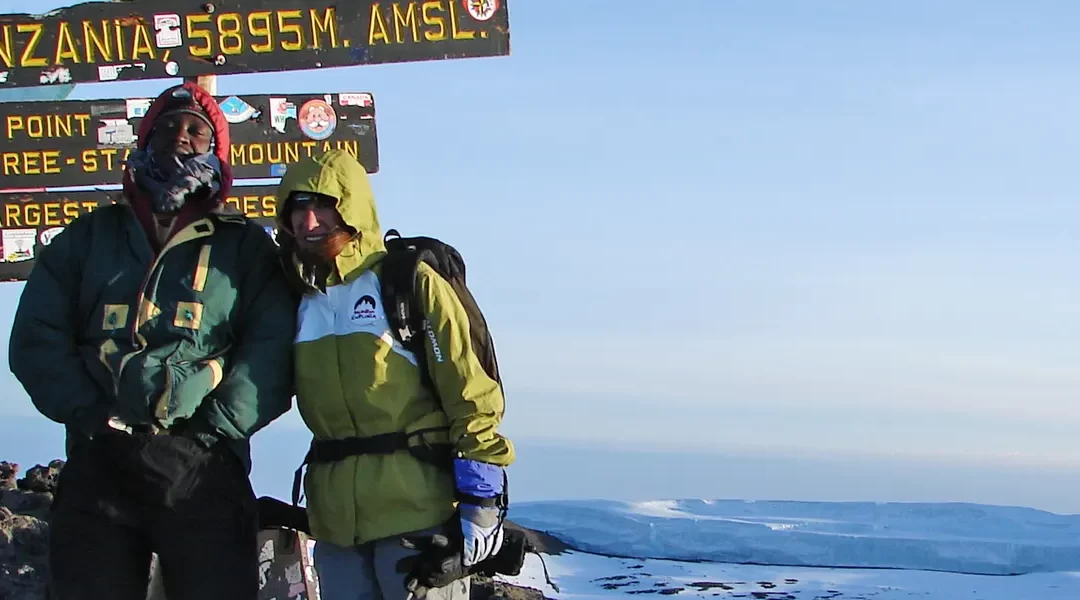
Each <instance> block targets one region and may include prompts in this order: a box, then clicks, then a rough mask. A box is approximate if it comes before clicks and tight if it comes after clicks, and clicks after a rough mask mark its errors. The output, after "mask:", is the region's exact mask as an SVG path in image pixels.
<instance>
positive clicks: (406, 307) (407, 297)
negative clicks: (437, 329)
mask: <svg viewBox="0 0 1080 600" xmlns="http://www.w3.org/2000/svg"><path fill="white" fill-rule="evenodd" d="M391 235H393V236H396V237H395V238H394V239H391V237H390V236H391ZM384 242H385V244H386V250H387V252H386V256H385V257H384V258H383V259H382V261H380V262H379V265H380V272H379V284H380V285H381V286H382V300H383V307H384V308H385V310H386V318H387V319H388V320H389V321H390V330H391V331H392V332H393V334H394V337H396V338H397V339H398V340H399V341H400V342H401V343H402V345H404V346H405V347H406V348H407V349H409V350H410V351H412V352H413V353H416V354H417V358H418V359H421V360H422V359H423V357H424V354H423V352H424V345H423V338H422V337H421V330H422V323H423V315H422V314H421V309H420V307H419V306H418V305H417V303H416V268H417V265H418V264H419V262H420V253H419V251H418V250H417V249H416V248H415V247H411V246H409V245H407V243H406V242H405V240H403V239H402V238H401V235H400V234H398V232H397V230H394V229H391V230H389V231H387V232H386V236H385V240H384Z"/></svg>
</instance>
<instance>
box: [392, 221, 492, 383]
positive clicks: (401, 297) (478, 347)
mask: <svg viewBox="0 0 1080 600" xmlns="http://www.w3.org/2000/svg"><path fill="white" fill-rule="evenodd" d="M383 242H384V244H385V245H386V250H387V253H386V257H385V258H383V260H382V261H381V262H380V263H379V264H380V265H381V272H380V273H379V281H380V283H381V285H382V301H383V307H385V309H386V318H387V319H388V320H389V321H390V330H391V331H393V333H394V335H395V336H397V338H398V340H399V341H400V342H401V343H402V345H404V346H405V348H406V349H408V350H410V351H411V352H413V353H414V354H415V355H416V358H417V361H418V362H419V364H420V366H421V371H422V373H423V374H424V376H425V381H426V383H427V384H428V385H432V383H431V381H430V375H429V373H428V370H427V368H426V366H425V364H424V363H425V358H426V357H427V352H426V351H425V348H424V336H426V335H433V334H432V333H431V332H430V330H429V329H428V324H427V319H426V318H425V317H424V315H423V310H422V308H421V304H420V302H419V299H418V298H417V295H416V293H417V290H416V269H417V266H418V265H419V264H420V262H421V261H423V262H425V263H427V264H428V265H430V266H431V267H432V268H433V269H435V271H436V272H437V273H438V274H439V275H441V276H442V277H443V278H444V279H446V281H447V282H449V283H450V287H452V288H453V289H454V293H455V294H456V295H457V297H458V299H459V300H460V301H461V304H462V306H464V308H465V314H466V315H468V317H469V337H470V338H471V340H470V341H471V345H472V349H473V352H475V353H476V356H477V358H478V359H479V360H480V364H481V366H483V368H484V372H485V373H487V375H488V377H491V378H492V379H494V380H495V381H496V382H497V383H498V384H499V385H500V386H502V379H500V377H499V363H498V360H497V359H496V357H495V342H494V341H493V340H492V339H491V332H490V331H489V330H488V326H487V320H486V319H485V318H484V313H483V312H481V310H480V306H479V305H477V303H476V299H475V298H474V297H473V295H472V292H470V291H469V287H468V285H466V281H465V260H464V259H463V258H462V257H461V253H460V252H458V251H457V249H456V248H454V247H453V246H451V245H450V244H447V243H445V242H443V241H441V240H438V239H435V238H431V237H424V236H416V237H401V234H400V233H398V232H397V230H396V229H391V230H389V231H387V232H386V235H385V236H384V237H383ZM433 391H435V392H437V390H435V389H433Z"/></svg>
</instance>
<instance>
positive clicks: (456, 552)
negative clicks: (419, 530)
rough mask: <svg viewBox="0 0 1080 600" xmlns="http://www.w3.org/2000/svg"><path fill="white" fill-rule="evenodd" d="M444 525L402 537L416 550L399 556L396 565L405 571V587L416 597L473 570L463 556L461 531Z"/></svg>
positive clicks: (422, 595) (407, 544)
mask: <svg viewBox="0 0 1080 600" xmlns="http://www.w3.org/2000/svg"><path fill="white" fill-rule="evenodd" d="M455 521H456V520H455ZM443 529H444V532H443V533H437V534H435V535H431V536H412V537H404V538H402V540H401V545H402V546H404V547H405V548H408V549H410V550H415V551H416V552H417V554H414V555H411V556H407V557H405V558H403V559H401V560H399V561H398V562H397V565H396V566H395V569H396V571H397V572H398V573H400V574H402V575H405V589H406V590H408V591H409V592H410V593H411V594H412V596H413V597H414V598H416V599H417V600H420V599H422V598H423V597H424V596H426V595H427V592H428V590H431V589H436V588H441V587H444V586H447V585H450V584H451V583H453V582H455V581H457V580H458V579H463V578H465V577H468V576H469V574H470V573H469V571H468V568H467V567H466V566H465V564H464V563H463V562H462V560H461V551H462V548H463V545H462V538H461V534H460V533H457V534H456V535H455V534H454V533H453V532H452V531H447V530H449V529H450V527H444V528H443Z"/></svg>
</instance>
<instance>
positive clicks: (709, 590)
mask: <svg viewBox="0 0 1080 600" xmlns="http://www.w3.org/2000/svg"><path fill="white" fill-rule="evenodd" d="M544 560H545V561H547V567H548V572H549V574H550V575H551V579H552V580H553V581H554V582H555V585H557V586H559V591H558V592H556V591H555V590H554V589H552V588H551V586H549V585H547V583H545V579H544V572H543V569H542V567H541V564H540V560H539V559H538V558H537V557H536V556H535V555H532V554H530V555H528V556H527V557H526V561H525V568H524V569H523V570H522V573H521V575H519V576H517V577H503V578H502V579H503V580H505V581H508V582H510V583H513V584H516V585H521V586H525V587H531V588H535V589H538V590H541V591H542V592H543V593H544V595H545V596H547V597H549V598H558V599H559V600H581V599H590V598H597V599H604V598H612V597H615V596H639V595H645V596H646V597H656V596H661V595H678V596H679V597H684V598H685V597H697V598H719V599H720V600H723V599H725V598H746V599H748V600H753V599H759V600H825V599H835V600H912V599H913V598H918V599H919V600H1076V599H1077V598H1080V573H1035V574H1032V575H1018V576H1012V577H1009V576H991V575H960V574H955V573H940V572H931V571H897V570H875V569H815V568H809V567H761V566H752V565H730V564H720V563H690V562H676V561H666V560H633V559H619V558H608V557H603V556H596V555H592V554H583V553H579V552H568V553H566V554H561V555H559V556H544Z"/></svg>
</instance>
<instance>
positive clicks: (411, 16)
mask: <svg viewBox="0 0 1080 600" xmlns="http://www.w3.org/2000/svg"><path fill="white" fill-rule="evenodd" d="M407 6H408V8H407V9H406V12H405V14H404V15H403V14H401V6H400V5H399V4H398V3H397V2H395V3H394V40H395V41H396V42H397V43H399V44H400V43H402V42H404V41H405V38H404V37H402V35H401V34H402V31H401V28H402V27H408V28H409V31H411V32H412V41H414V42H419V41H420V26H419V23H417V22H416V5H415V4H413V3H412V2H410V3H409V4H408V5H407Z"/></svg>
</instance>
